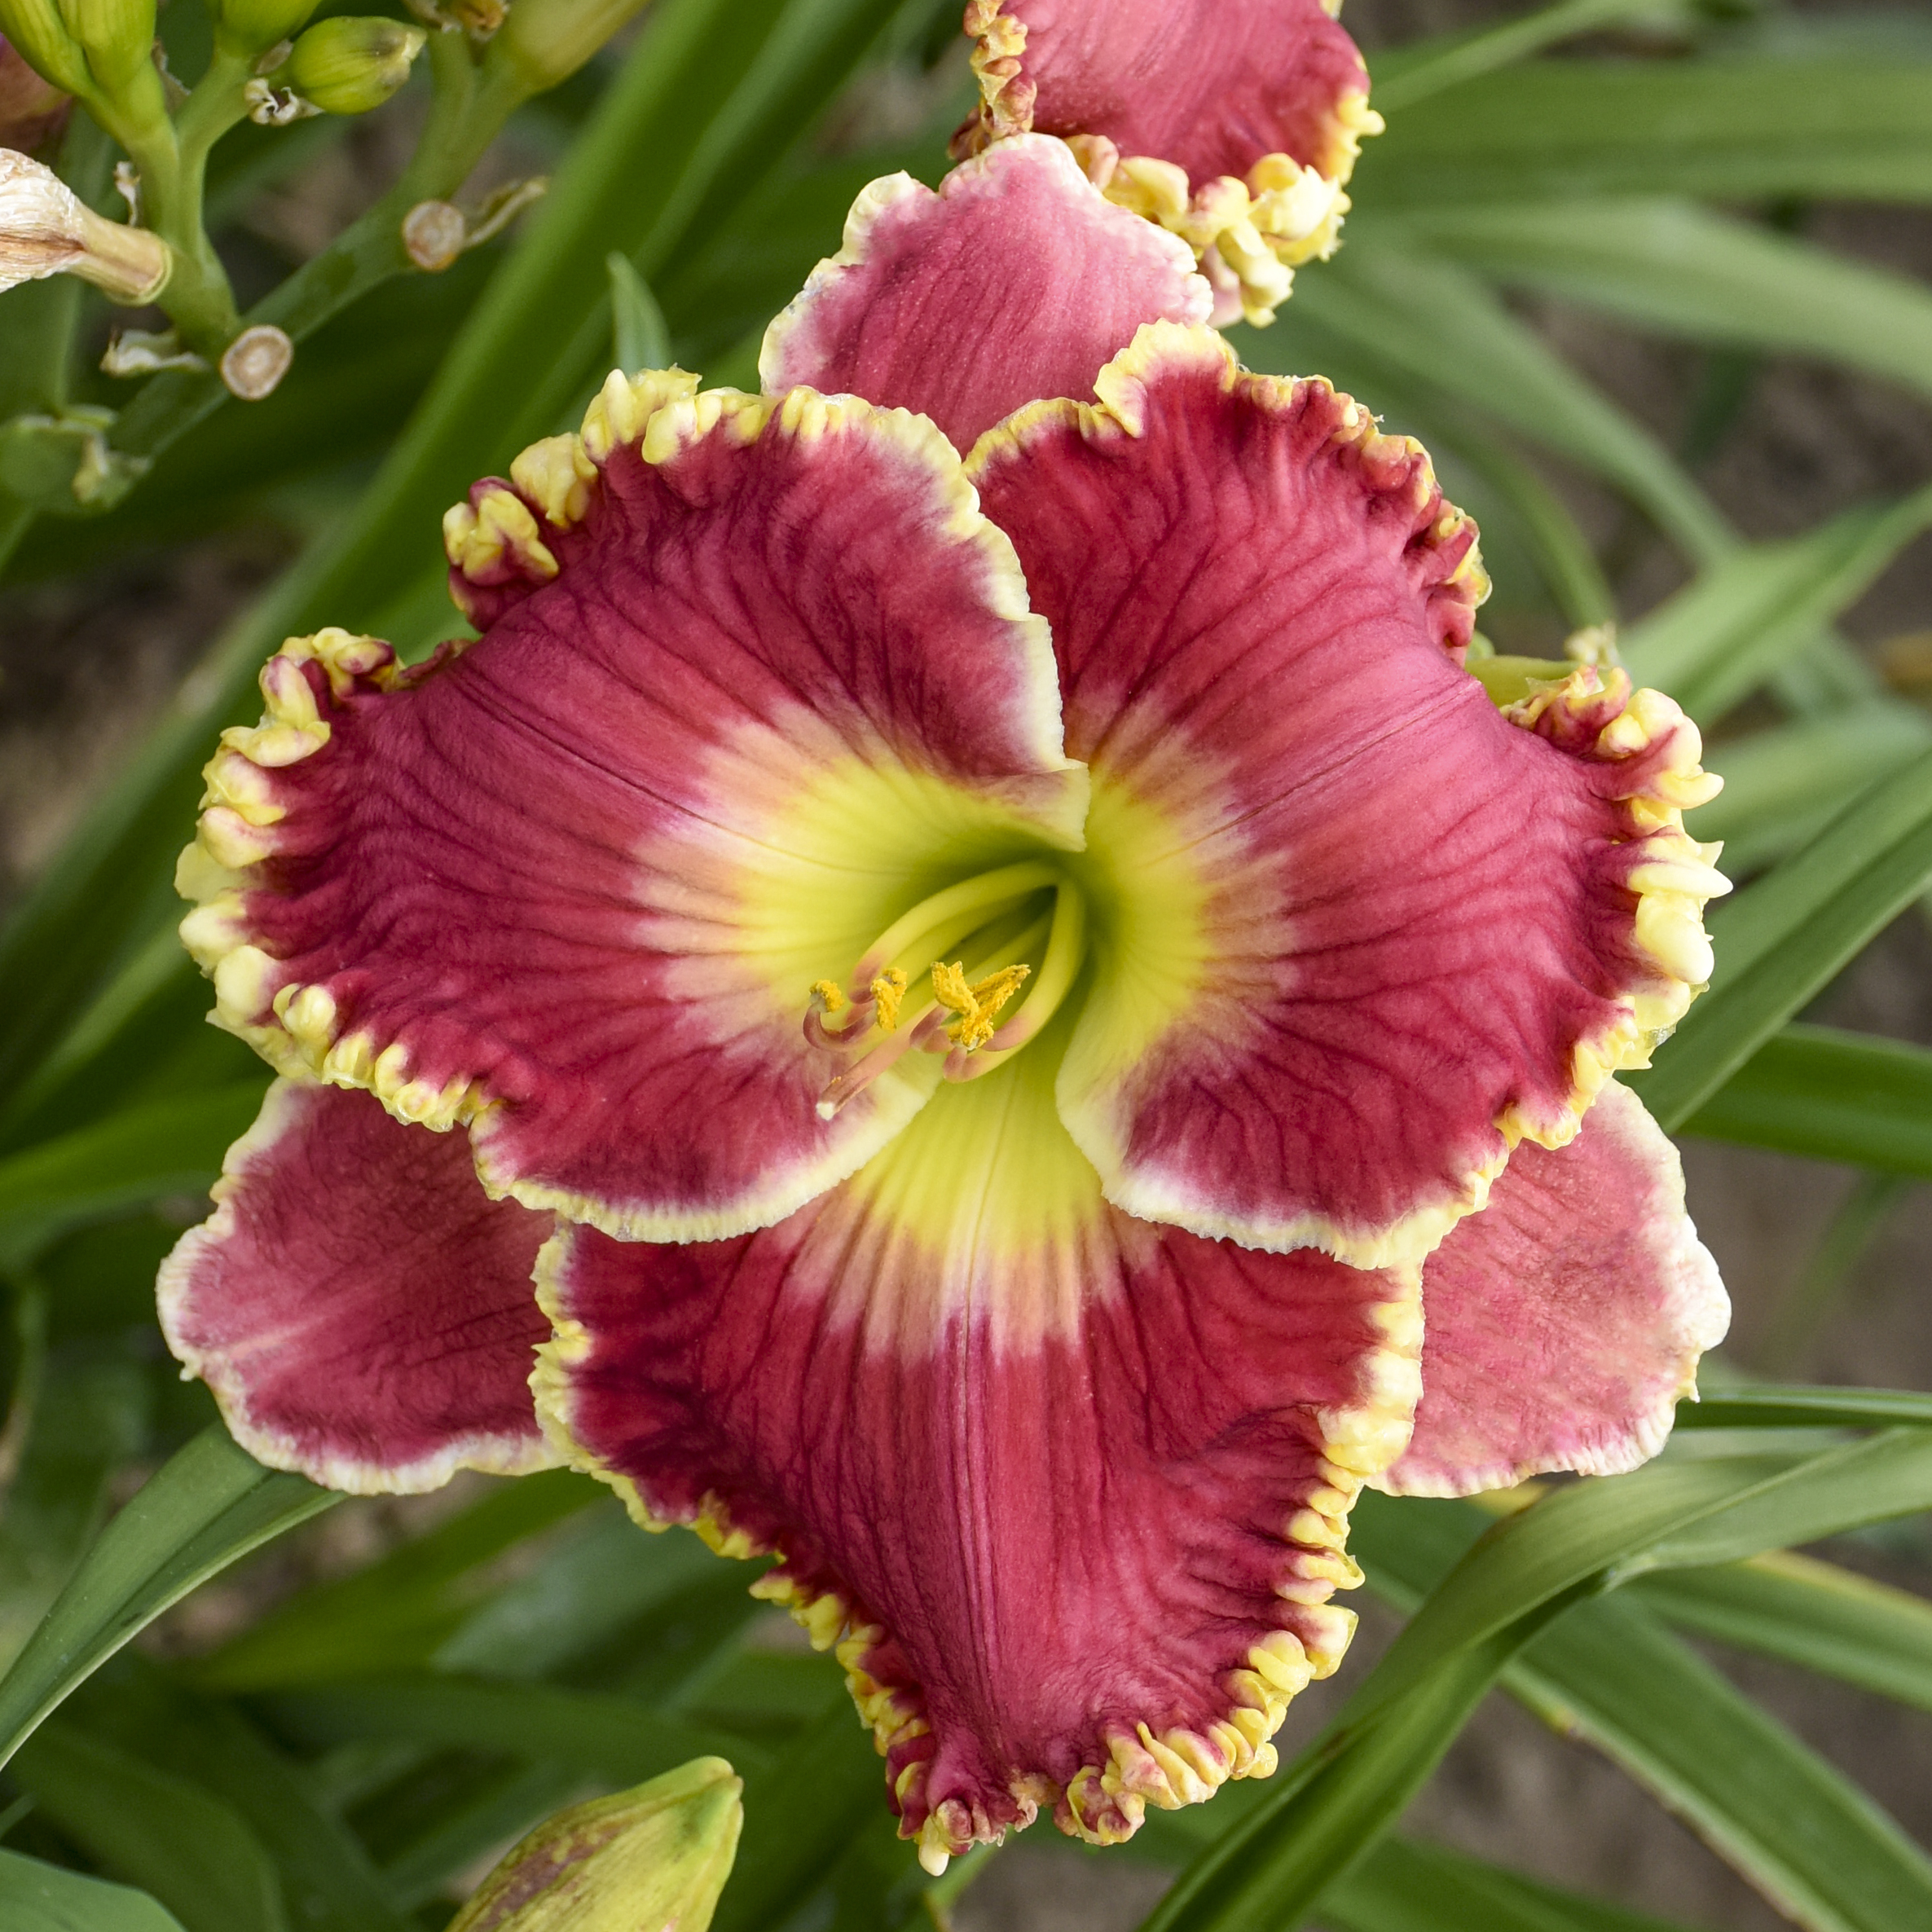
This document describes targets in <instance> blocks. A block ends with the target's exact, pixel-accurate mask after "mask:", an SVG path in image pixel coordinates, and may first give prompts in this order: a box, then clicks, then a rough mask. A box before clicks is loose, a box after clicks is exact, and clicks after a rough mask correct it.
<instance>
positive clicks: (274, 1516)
mask: <svg viewBox="0 0 1932 1932" xmlns="http://www.w3.org/2000/svg"><path fill="white" fill-rule="evenodd" d="M340 1501H341V1498H340V1497H339V1496H337V1495H336V1494H333V1493H332V1492H331V1491H329V1490H321V1489H318V1488H316V1486H315V1485H314V1484H313V1483H311V1482H308V1481H304V1480H303V1478H302V1477H299V1476H290V1475H288V1474H285V1473H284V1472H279V1471H276V1470H272V1469H265V1468H262V1465H261V1464H260V1463H257V1461H255V1460H254V1459H253V1457H252V1456H250V1455H248V1454H247V1453H246V1452H245V1451H244V1450H241V1449H239V1448H237V1447H236V1446H235V1443H234V1442H233V1441H231V1439H230V1438H229V1436H228V1433H227V1431H226V1430H225V1429H221V1428H209V1429H205V1430H204V1431H203V1432H201V1434H200V1435H199V1436H197V1437H195V1439H194V1440H193V1441H191V1442H190V1443H188V1444H187V1446H185V1447H183V1448H182V1449H180V1450H177V1451H176V1452H175V1454H174V1455H173V1456H172V1457H170V1458H169V1460H168V1462H167V1463H165V1464H164V1465H163V1466H162V1467H161V1469H159V1470H158V1471H156V1473H155V1474H154V1475H153V1476H152V1477H149V1478H148V1480H147V1483H146V1484H145V1485H143V1487H142V1488H141V1489H140V1490H138V1491H137V1492H136V1493H135V1494H134V1498H133V1499H132V1500H131V1501H130V1503H128V1504H127V1505H126V1507H125V1508H123V1509H122V1511H121V1513H120V1515H119V1516H116V1517H115V1519H114V1520H113V1521H112V1522H111V1523H109V1524H108V1526H107V1528H106V1529H104V1530H103V1531H102V1533H101V1534H100V1536H99V1538H97V1539H96V1540H95V1544H94V1547H92V1548H91V1549H90V1551H88V1552H87V1555H86V1557H85V1559H83V1560H82V1562H81V1566H80V1568H79V1569H77V1570H76V1571H75V1573H74V1574H73V1578H71V1579H70V1580H69V1581H68V1586H67V1587H66V1588H65V1589H64V1591H61V1593H60V1595H59V1597H58V1598H57V1599H56V1600H55V1604H54V1607H53V1608H52V1609H51V1610H50V1611H49V1612H48V1613H47V1614H46V1617H45V1619H44V1620H43V1621H42V1623H41V1626H40V1627H39V1629H38V1630H37V1631H35V1632H34V1634H33V1636H32V1637H31V1638H30V1639H29V1640H28V1643H27V1645H26V1647H25V1648H24V1649H23V1650H22V1651H21V1653H20V1655H19V1656H18V1657H15V1659H14V1662H13V1666H12V1668H11V1670H8V1671H7V1675H6V1676H5V1677H3V1678H0V1763H4V1762H5V1761H6V1760H7V1758H9V1757H11V1755H12V1754H13V1753H14V1752H15V1750H17V1749H19V1748H20V1744H21V1742H22V1741H23V1740H24V1739H25V1738H26V1737H27V1736H29V1734H30V1733H31V1732H33V1729H34V1728H35V1727H36V1726H37V1725H38V1724H39V1723H41V1722H42V1719H44V1718H46V1715H47V1714H48V1713H49V1712H50V1711H51V1710H53V1709H54V1708H55V1706H56V1705H58V1704H59V1702H60V1701H61V1699H62V1698H64V1697H66V1696H67V1694H68V1692H70V1691H71V1690H73V1688H74V1686H75V1685H76V1684H77V1683H81V1681H82V1680H83V1679H86V1676H87V1675H88V1674H89V1673H90V1671H92V1670H96V1669H97V1668H99V1666H100V1665H101V1664H103V1663H104V1662H105V1661H107V1659H108V1658H109V1657H112V1655H113V1654H114V1653H115V1652H116V1651H117V1650H118V1649H119V1648H121V1645H122V1644H125V1643H126V1642H127V1641H128V1639H130V1638H131V1637H133V1636H134V1635H136V1633H137V1632H139V1631H142V1630H143V1629H145V1628H146V1627H147V1625H148V1624H150V1623H151V1622H153V1620H154V1619H155V1618H156V1617H158V1616H160V1615H161V1613H162V1612H163V1611H164V1610H165V1609H168V1608H169V1606H170V1605H172V1604H177V1603H178V1602H179V1601H180V1600H181V1599H182V1598H183V1597H184V1596H186V1595H187V1593H188V1592H189V1591H191V1590H192V1589H193V1588H194V1587H195V1586H196V1584H197V1583H200V1582H205V1581H206V1580H207V1579H208V1578H209V1577H212V1576H213V1575H214V1574H215V1573H216V1572H217V1571H218V1570H222V1569H226V1568H227V1566H228V1565H230V1564H231V1563H233V1562H234V1561H235V1560H236V1559H237V1558H239V1557H242V1556H246V1555H247V1554H248V1553H249V1551H251V1550H253V1549H257V1548H259V1547H261V1545H262V1544H263V1543H266V1542H267V1541H268V1540H269V1539H270V1538H271V1537H275V1536H279V1535H280V1534H282V1532H283V1531H284V1530H285V1529H293V1528H294V1526H295V1525H297V1523H302V1522H306V1521H308V1519H309V1518H310V1516H316V1515H318V1514H319V1513H320V1512H322V1511H323V1510H325V1509H327V1508H328V1507H330V1506H331V1505H332V1504H333V1503H338V1502H340Z"/></svg>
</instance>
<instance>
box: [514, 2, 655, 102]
mask: <svg viewBox="0 0 1932 1932" xmlns="http://www.w3.org/2000/svg"><path fill="white" fill-rule="evenodd" d="M643 5H644V0H517V3H516V5H515V6H513V7H512V8H511V9H510V14H509V18H508V20H505V21H504V24H503V26H502V28H501V29H500V31H499V32H498V33H497V35H496V37H495V39H494V40H492V41H491V42H490V55H489V59H490V63H491V65H492V66H501V67H508V68H510V69H511V70H512V71H513V73H514V74H515V76H516V78H517V86H518V88H519V89H520V90H521V91H522V93H523V94H525V95H532V94H541V93H543V92H544V90H546V89H548V88H551V87H554V86H557V83H558V82H559V81H567V80H568V79H569V78H570V76H571V75H572V74H574V73H576V71H577V70H578V68H580V67H581V66H583V64H584V62H585V61H587V60H588V59H590V57H591V55H592V54H594V53H596V51H597V49H598V48H599V47H601V46H603V44H604V43H605V41H607V40H609V39H610V37H611V35H612V34H614V33H616V32H617V30H618V28H620V27H622V26H623V25H624V24H626V22H627V21H628V20H631V19H632V16H633V15H636V13H638V12H639V11H640V10H641V8H642V7H643Z"/></svg>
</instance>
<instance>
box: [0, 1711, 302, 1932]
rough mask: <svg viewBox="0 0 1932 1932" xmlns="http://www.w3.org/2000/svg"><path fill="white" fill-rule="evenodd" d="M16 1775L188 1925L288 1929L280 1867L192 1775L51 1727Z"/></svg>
mask: <svg viewBox="0 0 1932 1932" xmlns="http://www.w3.org/2000/svg"><path fill="white" fill-rule="evenodd" d="M12 1771H13V1776H15V1777H16V1778H18V1779H19V1780H20V1783H21V1784H22V1785H24V1786H25V1787H26V1788H27V1789H28V1790H29V1792H31V1793H33V1801H34V1806H35V1809H36V1810H37V1811H41V1812H42V1813H44V1814H45V1815H46V1816H47V1817H48V1818H49V1819H51V1820H52V1821H53V1822H54V1823H55V1824H57V1825H58V1826H59V1828H60V1829H61V1831H62V1832H63V1833H64V1834H65V1836H67V1837H69V1838H72V1839H73V1841H74V1842H75V1843H76V1844H77V1845H78V1846H80V1847H81V1850H82V1851H85V1852H86V1854H87V1855H88V1856H89V1857H90V1859H94V1860H95V1862H96V1863H97V1864H99V1865H101V1866H102V1867H103V1868H105V1869H106V1870H107V1871H108V1873H111V1874H112V1875H113V1876H114V1877H117V1878H122V1879H125V1880H127V1881H129V1882H130V1883H132V1884H134V1885H138V1886H140V1887H141V1889H142V1890H143V1891H147V1892H152V1894H153V1895H154V1896H155V1897H156V1899H160V1900H161V1903H163V1904H164V1905H165V1906H166V1907H167V1908H168V1909H169V1911H170V1912H173V1913H174V1915H175V1917H177V1918H178V1919H179V1920H180V1921H181V1922H182V1925H183V1926H184V1927H185V1928H186V1932H289V1926H288V1913H287V1911H286V1909H285V1908H284V1903H283V1899H282V1890H281V1886H280V1884H279V1881H277V1879H276V1877H275V1866H274V1864H273V1863H272V1862H271V1859H270V1858H269V1855H268V1854H267V1852H266V1851H264V1850H263V1849H262V1844H261V1842H260V1841H259V1840H258V1839H257V1837H255V1835H254V1833H253V1832H251V1831H250V1830H249V1828H248V1827H247V1825H245V1824H244V1823H243V1822H242V1820H240V1818H239V1817H238V1816H237V1815H235V1812H234V1811H233V1810H232V1809H231V1808H230V1807H228V1806H227V1805H225V1804H223V1803H222V1802H221V1801H220V1800H219V1799H218V1798H214V1797H213V1796H211V1795H210V1794H209V1793H208V1792H207V1791H205V1790H204V1789H201V1788H200V1786H199V1785H195V1784H191V1783H190V1782H188V1781H187V1780H185V1779H183V1778H181V1777H178V1776H169V1775H166V1774H164V1773H162V1772H161V1771H156V1770H155V1769H153V1768H152V1767H151V1766H148V1765H145V1764H143V1763H141V1762H140V1761H139V1759H138V1758H130V1757H129V1756H127V1755H126V1754H125V1753H123V1752H121V1751H117V1750H115V1749H112V1747H111V1746H109V1745H104V1744H102V1743H100V1742H99V1741H98V1740H97V1739H95V1738H91V1737H89V1736H86V1733H84V1732H81V1731H79V1730H77V1729H76V1728H75V1727H73V1725H71V1724H65V1723H56V1724H51V1725H49V1726H47V1727H46V1728H45V1729H44V1730H42V1732H41V1733H40V1734H39V1736H37V1737H36V1738H35V1739H34V1740H33V1742H32V1743H31V1744H30V1745H29V1746H28V1747H27V1749H25V1750H24V1751H23V1752H21V1754H20V1756H19V1757H18V1758H16V1759H15V1762H14V1764H13V1767H12Z"/></svg>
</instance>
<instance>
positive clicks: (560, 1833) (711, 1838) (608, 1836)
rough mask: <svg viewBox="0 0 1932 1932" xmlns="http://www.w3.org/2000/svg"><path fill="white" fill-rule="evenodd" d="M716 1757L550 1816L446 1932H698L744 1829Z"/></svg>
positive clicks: (735, 1788)
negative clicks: (642, 1930)
mask: <svg viewBox="0 0 1932 1932" xmlns="http://www.w3.org/2000/svg"><path fill="white" fill-rule="evenodd" d="M743 1789H744V1786H743V1785H742V1783H741V1782H740V1781H739V1780H738V1779H737V1776H734V1775H733V1771H732V1768H731V1767H730V1766H729V1765H728V1764H727V1763H725V1762H724V1759H723V1758H693V1759H692V1761H691V1762H690V1763H689V1764H684V1765H680V1767H678V1768H677V1769H676V1771H667V1772H666V1773H665V1774H664V1776H662V1777H661V1778H653V1779H652V1780H651V1781H650V1782H649V1784H648V1785H639V1786H638V1787H637V1789H636V1790H635V1791H620V1792H618V1793H617V1795H616V1796H615V1797H614V1798H592V1800H591V1802H589V1803H588V1804H583V1805H573V1806H571V1807H570V1809H569V1810H568V1811H559V1812H558V1813H557V1815H556V1816H555V1817H554V1818H548V1819H546V1820H544V1823H543V1824H539V1826H538V1827H537V1829H535V1831H534V1832H532V1833H530V1836H529V1837H527V1838H526V1839H525V1840H524V1841H523V1842H522V1844H520V1845H518V1846H517V1847H516V1848H515V1850H514V1851H512V1852H511V1853H510V1855H509V1856H508V1858H506V1859H504V1861H503V1863H502V1864H500V1865H499V1866H498V1867H497V1868H496V1869H495V1871H494V1872H492V1873H491V1874H490V1876H489V1877H487V1878H486V1879H485V1880H484V1881H483V1882H482V1884H481V1885H480V1886H477V1890H476V1892H475V1895H473V1897H472V1898H471V1899H470V1901H469V1903H468V1904H467V1905H466V1906H464V1908H463V1909H462V1911H461V1912H459V1913H458V1914H457V1915H456V1917H455V1918H454V1919H453V1920H452V1921H451V1923H450V1927H449V1932H638V1928H639V1927H640V1926H644V1927H649V1928H651V1929H652V1932H655V1928H657V1927H658V1926H671V1925H675V1926H676V1928H677V1932H705V1928H706V1926H707V1925H710V1924H711V1913H712V1912H713V1910H714V1909H715V1908H716V1905H717V1903H718V1895H719V1893H720V1892H721V1891H722V1890H724V1881H725V1880H726V1879H727V1878H728V1877H730V1876H731V1861H732V1859H733V1857H734V1856H735V1855H736V1854H737V1847H738V1829H739V1827H740V1826H741V1825H742V1824H743V1822H744V1811H743V1807H742V1806H741V1805H740V1803H739V1802H738V1800H739V1795H740V1793H742V1791H743Z"/></svg>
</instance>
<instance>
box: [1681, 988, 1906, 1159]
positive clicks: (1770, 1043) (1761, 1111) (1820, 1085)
mask: <svg viewBox="0 0 1932 1932" xmlns="http://www.w3.org/2000/svg"><path fill="white" fill-rule="evenodd" d="M1678 1131H1679V1133H1691V1134H1701V1135H1703V1136H1704V1137H1705V1138H1707V1139H1710V1140H1719V1141H1735V1142H1738V1143H1740V1144H1741V1145H1742V1146H1748V1147H1775V1148H1776V1149H1777V1150H1778V1151H1780V1153H1785V1154H1804V1155H1810V1156H1811V1159H1813V1160H1837V1161H1843V1162H1846V1163H1847V1164H1851V1165H1852V1166H1855V1167H1864V1168H1879V1169H1881V1170H1883V1171H1884V1172H1886V1173H1897V1174H1921V1175H1925V1176H1927V1177H1932V1051H1929V1050H1927V1049H1926V1048H1925V1047H1922V1046H1910V1045H1907V1044H1906V1043H1905V1042H1904V1041H1899V1040H1882V1039H1880V1038H1878V1037H1877V1036H1876V1035H1873V1034H1870V1033H1848V1032H1843V1031H1842V1030H1841V1029H1839V1028H1835V1027H1812V1026H1802V1025H1796V1024H1794V1025H1791V1026H1788V1027H1786V1028H1784V1030H1783V1031H1782V1032H1776V1033H1773V1034H1772V1035H1771V1037H1770V1038H1769V1039H1768V1040H1767V1041H1765V1043H1764V1044H1763V1045H1762V1046H1761V1047H1759V1048H1758V1050H1757V1052H1756V1053H1754V1054H1752V1056H1751V1057H1750V1058H1749V1059H1748V1060H1747V1061H1745V1063H1744V1065H1743V1066H1741V1067H1739V1068H1738V1070H1737V1071H1736V1072H1735V1073H1734V1074H1732V1076H1731V1077H1730V1079H1729V1080H1726V1081H1725V1083H1724V1084H1723V1086H1721V1087H1719V1089H1718V1090H1717V1091H1716V1092H1715V1093H1714V1094H1712V1095H1711V1096H1710V1098H1709V1099H1708V1100H1706V1101H1705V1102H1704V1103H1703V1104H1702V1105H1701V1107H1699V1108H1698V1109H1697V1111H1696V1112H1695V1113H1694V1114H1692V1116H1690V1117H1689V1118H1688V1120H1684V1121H1683V1122H1682V1123H1681V1124H1680V1125H1679V1129H1678Z"/></svg>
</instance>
